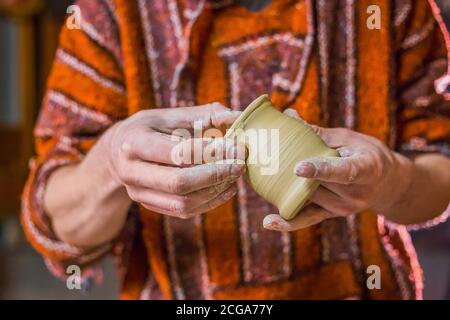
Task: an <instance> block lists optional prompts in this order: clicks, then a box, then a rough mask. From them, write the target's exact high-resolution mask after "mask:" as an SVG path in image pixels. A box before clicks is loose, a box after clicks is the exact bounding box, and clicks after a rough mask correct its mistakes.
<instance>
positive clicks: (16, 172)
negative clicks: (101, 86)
mask: <svg viewBox="0 0 450 320" xmlns="http://www.w3.org/2000/svg"><path fill="white" fill-rule="evenodd" d="M70 2H71V1H67V0H64V1H61V0H59V1H48V2H47V7H45V8H44V9H43V10H42V11H40V12H38V13H34V14H32V15H29V16H27V15H22V16H20V17H17V16H16V15H14V20H13V21H14V22H13V23H16V24H18V26H19V48H18V63H19V91H18V92H17V93H15V94H18V95H19V97H20V103H19V104H20V105H19V106H18V108H19V109H20V121H19V125H18V126H16V127H11V126H4V125H3V126H2V125H1V124H0V150H1V155H0V219H1V218H2V217H5V215H10V214H17V213H18V212H19V210H20V195H21V193H22V188H23V184H24V182H25V180H26V177H27V175H28V162H29V160H30V158H31V157H32V156H33V128H34V124H35V121H36V117H37V114H38V112H39V107H40V104H41V101H42V97H43V94H44V93H45V84H46V79H47V76H48V73H49V71H50V68H51V66H52V62H53V58H54V54H55V51H56V47H57V44H58V35H59V30H60V27H61V24H62V22H63V19H64V12H65V10H64V8H65V7H64V6H65V5H69V4H70ZM0 98H1V97H0Z"/></svg>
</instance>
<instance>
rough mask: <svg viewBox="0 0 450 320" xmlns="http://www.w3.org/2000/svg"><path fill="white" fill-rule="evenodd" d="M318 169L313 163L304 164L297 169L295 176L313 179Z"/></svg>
mask: <svg viewBox="0 0 450 320" xmlns="http://www.w3.org/2000/svg"><path fill="white" fill-rule="evenodd" d="M315 171H316V167H315V166H314V164H312V163H311V162H302V163H300V164H298V165H297V166H296V167H295V174H296V175H298V176H300V177H304V178H313V177H314V174H315Z"/></svg>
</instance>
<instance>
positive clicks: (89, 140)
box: [21, 0, 127, 278]
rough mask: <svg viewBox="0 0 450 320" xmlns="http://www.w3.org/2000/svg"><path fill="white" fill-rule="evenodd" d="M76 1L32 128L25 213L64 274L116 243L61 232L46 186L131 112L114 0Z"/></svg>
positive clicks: (91, 270)
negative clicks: (73, 238)
mask: <svg viewBox="0 0 450 320" xmlns="http://www.w3.org/2000/svg"><path fill="white" fill-rule="evenodd" d="M75 4H76V5H77V6H78V7H79V9H80V12H81V20H80V21H79V22H80V24H79V27H80V28H79V29H77V28H76V27H75V28H73V26H74V25H73V23H71V24H69V23H67V24H66V25H65V26H63V29H62V31H61V35H60V42H59V48H58V50H57V53H56V57H55V61H54V64H53V67H52V71H51V74H50V76H49V80H48V83H47V91H46V94H45V98H44V101H43V105H42V108H41V111H40V115H39V118H38V122H37V124H36V127H35V131H34V136H35V147H36V153H37V155H36V157H35V158H34V159H32V160H31V161H30V175H29V178H28V181H27V183H26V186H25V188H24V192H23V195H22V213H21V221H22V226H23V229H24V232H25V234H26V237H27V239H28V240H29V241H30V243H31V244H32V245H33V247H34V248H35V249H36V250H37V251H38V252H39V253H41V254H42V256H43V257H44V260H45V262H46V264H47V266H48V267H49V269H50V271H52V273H54V274H55V275H56V276H59V277H64V276H65V271H66V267H67V266H68V265H78V266H80V267H81V268H82V274H83V276H85V278H89V276H91V275H95V274H97V273H96V272H95V270H96V268H95V265H96V262H97V261H99V259H100V258H101V257H102V256H103V255H104V254H106V253H108V252H109V251H110V250H111V249H112V248H113V245H114V244H113V243H107V244H105V245H103V246H101V247H99V248H95V249H93V250H89V251H86V250H83V249H81V248H77V247H74V246H71V245H69V244H67V243H64V242H62V241H61V240H59V239H58V238H57V236H56V235H55V233H54V232H53V230H52V225H51V222H50V221H49V218H48V216H47V215H46V213H45V211H44V207H43V196H44V191H45V187H46V183H47V180H48V178H49V176H50V175H51V174H52V172H54V171H55V170H57V169H58V168H60V167H62V166H67V165H71V164H75V163H78V162H80V161H81V160H82V159H83V157H84V156H85V154H86V153H87V152H88V151H89V149H90V148H91V147H92V146H93V145H94V144H95V143H96V141H97V139H98V137H99V136H100V135H101V134H102V132H103V131H104V130H106V129H107V128H108V127H109V126H111V125H112V124H113V123H114V122H115V121H117V120H119V119H121V118H124V117H126V116H127V103H126V93H125V86H124V79H123V73H122V57H121V50H120V32H119V29H118V26H117V23H116V21H115V18H114V17H115V10H114V5H113V1H109V0H79V1H77V2H76V3H75ZM71 22H74V21H71ZM80 201H82V199H80Z"/></svg>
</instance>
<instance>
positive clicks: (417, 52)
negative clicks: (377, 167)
mask: <svg viewBox="0 0 450 320" xmlns="http://www.w3.org/2000/svg"><path fill="white" fill-rule="evenodd" d="M400 2H401V3H404V4H409V5H408V6H406V7H405V5H404V6H403V9H402V8H398V10H399V11H398V13H397V18H396V21H395V24H396V43H397V68H398V69H397V83H396V86H397V101H398V102H399V106H398V107H399V109H398V114H397V122H398V123H397V124H398V126H397V127H398V129H399V130H398V131H397V133H398V149H399V150H400V151H402V152H405V153H421V152H440V153H442V154H445V155H447V156H448V155H450V150H449V145H450V101H447V100H446V99H445V95H441V94H438V93H437V91H436V84H437V83H438V82H439V80H440V79H441V77H442V76H443V75H445V74H446V72H447V70H448V59H447V49H446V43H445V41H444V36H443V33H442V30H441V29H440V28H439V25H438V22H437V20H436V18H435V16H433V13H432V10H431V6H430V5H429V3H428V2H427V1H397V3H400ZM402 13H403V14H402Z"/></svg>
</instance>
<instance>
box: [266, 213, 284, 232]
mask: <svg viewBox="0 0 450 320" xmlns="http://www.w3.org/2000/svg"><path fill="white" fill-rule="evenodd" d="M263 226H264V228H266V229H270V230H275V231H284V230H287V228H288V227H289V225H288V223H287V222H284V221H282V220H281V219H278V218H276V217H275V216H273V215H271V216H267V217H265V218H264V221H263Z"/></svg>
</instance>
